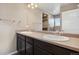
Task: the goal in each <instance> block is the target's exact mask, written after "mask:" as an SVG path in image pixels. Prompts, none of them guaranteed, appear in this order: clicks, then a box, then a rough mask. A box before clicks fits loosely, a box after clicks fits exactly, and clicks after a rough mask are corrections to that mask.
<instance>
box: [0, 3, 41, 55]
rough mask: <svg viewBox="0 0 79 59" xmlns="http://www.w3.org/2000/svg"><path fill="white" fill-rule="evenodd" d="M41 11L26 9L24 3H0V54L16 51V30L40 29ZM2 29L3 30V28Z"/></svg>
mask: <svg viewBox="0 0 79 59" xmlns="http://www.w3.org/2000/svg"><path fill="white" fill-rule="evenodd" d="M41 13H42V12H41V11H40V10H38V9H34V10H31V9H28V8H27V6H26V4H0V19H2V20H3V22H2V21H1V22H0V54H9V53H11V52H14V51H16V39H15V37H16V36H15V33H16V30H24V29H27V26H30V27H29V29H32V30H37V31H41V30H42V24H41V23H42V19H41ZM3 29H4V30H3Z"/></svg>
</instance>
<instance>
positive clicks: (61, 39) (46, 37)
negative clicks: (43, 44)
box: [43, 35, 69, 41]
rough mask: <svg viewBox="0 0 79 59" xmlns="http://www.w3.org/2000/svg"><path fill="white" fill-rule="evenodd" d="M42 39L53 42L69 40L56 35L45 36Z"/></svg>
mask: <svg viewBox="0 0 79 59" xmlns="http://www.w3.org/2000/svg"><path fill="white" fill-rule="evenodd" d="M43 38H44V39H48V40H54V41H68V40H69V38H68V37H64V36H58V35H45V36H43Z"/></svg>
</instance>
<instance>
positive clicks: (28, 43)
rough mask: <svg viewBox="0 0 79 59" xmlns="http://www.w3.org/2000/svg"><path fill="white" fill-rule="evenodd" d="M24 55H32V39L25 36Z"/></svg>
mask: <svg viewBox="0 0 79 59" xmlns="http://www.w3.org/2000/svg"><path fill="white" fill-rule="evenodd" d="M26 55H33V40H32V38H31V37H28V36H26Z"/></svg>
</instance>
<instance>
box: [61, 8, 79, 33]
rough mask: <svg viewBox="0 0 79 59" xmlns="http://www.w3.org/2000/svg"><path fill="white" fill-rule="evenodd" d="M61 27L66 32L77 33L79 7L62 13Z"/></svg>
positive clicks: (78, 29) (78, 28)
mask: <svg viewBox="0 0 79 59" xmlns="http://www.w3.org/2000/svg"><path fill="white" fill-rule="evenodd" d="M62 28H63V30H64V32H66V33H72V34H79V9H74V10H70V11H65V12H63V13H62Z"/></svg>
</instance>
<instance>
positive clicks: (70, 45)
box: [17, 31, 79, 52]
mask: <svg viewBox="0 0 79 59" xmlns="http://www.w3.org/2000/svg"><path fill="white" fill-rule="evenodd" d="M17 33H19V34H22V35H25V36H29V37H32V38H35V39H37V40H41V41H45V42H48V43H50V44H54V45H57V46H60V47H64V48H67V49H70V50H74V51H77V52H79V38H72V37H69V40H67V41H54V40H49V39H44V35H48V34H46V33H39V32H28V31H22V32H17Z"/></svg>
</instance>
